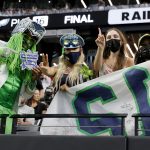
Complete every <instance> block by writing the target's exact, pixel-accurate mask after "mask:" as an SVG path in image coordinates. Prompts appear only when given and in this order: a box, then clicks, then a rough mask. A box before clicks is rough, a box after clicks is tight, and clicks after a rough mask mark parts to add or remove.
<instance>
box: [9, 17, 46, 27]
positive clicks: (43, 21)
mask: <svg viewBox="0 0 150 150" xmlns="http://www.w3.org/2000/svg"><path fill="white" fill-rule="evenodd" d="M32 18H33V19H32V20H33V21H35V22H36V23H38V24H40V25H41V26H43V27H46V26H48V19H49V17H48V16H33V17H32ZM22 19H23V18H22ZM20 20H21V19H16V18H13V19H11V27H13V26H14V25H16V24H17V23H19V22H20Z"/></svg>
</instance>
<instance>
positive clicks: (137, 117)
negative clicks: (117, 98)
mask: <svg viewBox="0 0 150 150" xmlns="http://www.w3.org/2000/svg"><path fill="white" fill-rule="evenodd" d="M132 117H134V126H135V128H134V135H135V136H138V135H139V131H143V130H144V131H150V127H149V129H140V128H139V121H142V118H149V119H150V114H144V113H135V114H133V115H132Z"/></svg>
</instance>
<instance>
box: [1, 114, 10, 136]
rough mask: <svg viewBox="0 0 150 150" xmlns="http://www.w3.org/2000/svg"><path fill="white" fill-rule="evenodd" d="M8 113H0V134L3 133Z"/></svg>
mask: <svg viewBox="0 0 150 150" xmlns="http://www.w3.org/2000/svg"><path fill="white" fill-rule="evenodd" d="M8 116H9V115H8V114H0V134H5V128H6V119H7V117H8Z"/></svg>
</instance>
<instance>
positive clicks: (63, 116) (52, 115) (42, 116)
mask: <svg viewBox="0 0 150 150" xmlns="http://www.w3.org/2000/svg"><path fill="white" fill-rule="evenodd" d="M127 115H128V114H125V113H123V114H22V115H21V114H14V115H12V116H10V118H13V126H12V134H16V131H17V119H18V118H99V117H101V118H116V117H117V118H121V135H125V117H127Z"/></svg>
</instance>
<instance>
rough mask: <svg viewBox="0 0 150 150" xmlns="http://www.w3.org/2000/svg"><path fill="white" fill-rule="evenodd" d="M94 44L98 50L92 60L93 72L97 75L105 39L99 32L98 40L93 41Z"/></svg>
mask: <svg viewBox="0 0 150 150" xmlns="http://www.w3.org/2000/svg"><path fill="white" fill-rule="evenodd" d="M99 30H100V29H99ZM95 42H96V44H97V46H98V48H97V53H96V56H95V59H94V71H95V73H96V74H98V72H99V70H100V68H101V67H102V65H103V51H104V48H105V37H104V35H102V34H101V31H99V34H98V38H97V39H96V40H95Z"/></svg>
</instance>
